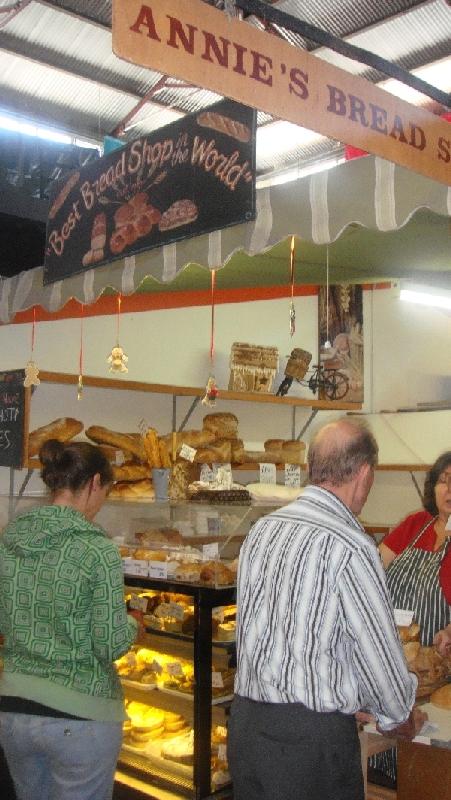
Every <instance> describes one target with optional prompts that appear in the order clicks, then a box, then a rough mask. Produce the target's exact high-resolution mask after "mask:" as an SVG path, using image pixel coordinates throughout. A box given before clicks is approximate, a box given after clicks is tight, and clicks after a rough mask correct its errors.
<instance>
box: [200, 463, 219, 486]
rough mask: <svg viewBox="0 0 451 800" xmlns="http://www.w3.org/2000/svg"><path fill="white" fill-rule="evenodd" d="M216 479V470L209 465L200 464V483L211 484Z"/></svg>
mask: <svg viewBox="0 0 451 800" xmlns="http://www.w3.org/2000/svg"><path fill="white" fill-rule="evenodd" d="M215 477H216V469H215V468H214V467H210V465H209V464H202V466H201V468H200V480H201V482H202V483H211V482H212V481H214V479H215Z"/></svg>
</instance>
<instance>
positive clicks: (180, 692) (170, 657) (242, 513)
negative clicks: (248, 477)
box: [116, 503, 268, 800]
mask: <svg viewBox="0 0 451 800" xmlns="http://www.w3.org/2000/svg"><path fill="white" fill-rule="evenodd" d="M267 511H268V508H266V507H254V506H249V505H247V506H225V505H224V506H221V507H205V506H201V505H198V504H192V503H185V504H174V503H160V504H158V503H153V504H149V505H147V506H146V505H145V504H138V503H136V504H135V503H134V504H133V505H129V506H128V513H127V522H126V529H124V530H123V533H122V535H121V536H117V537H116V539H117V540H118V545H119V547H120V549H121V551H122V552H123V554H124V555H123V564H124V572H125V586H126V601H127V605H128V608H129V609H134V610H139V611H141V612H142V614H143V622H144V625H145V629H146V632H145V634H144V636H143V637H142V638H141V639H140V641H139V642H138V643H137V644H136V645H135V646H134V647H133V648H132V649H131V650H130V651H129V653H127V654H126V655H125V656H123V657H122V658H121V659H119V660H118V662H117V669H118V672H119V675H120V677H121V681H122V684H123V688H124V694H125V698H126V710H127V714H128V717H129V719H128V720H127V721H126V723H125V724H124V739H123V747H122V750H121V754H120V758H119V768H120V770H121V772H122V773H126V774H127V773H128V774H130V775H131V776H134V777H137V778H139V779H140V780H141V781H144V782H148V783H149V785H150V786H155V785H157V786H158V785H159V786H162V787H164V788H171V789H172V790H173V791H174V792H175V793H177V794H178V795H180V794H182V795H186V796H187V797H192V798H196V800H198V799H199V800H200V799H201V798H207V797H210V796H212V795H213V796H217V797H220V796H221V795H222V794H223V793H224V792H225V791H226V790H227V787H228V786H229V785H230V776H229V773H228V765H227V719H228V712H229V708H230V703H231V700H232V697H233V683H234V674H235V658H236V655H235V626H236V605H235V600H236V597H235V591H236V590H235V577H236V563H237V557H238V554H239V550H240V546H241V543H242V541H243V539H244V536H245V535H246V534H247V532H248V530H249V527H250V525H251V524H252V523H253V522H254V521H255V520H256V519H257V518H258V517H260V516H262V515H263V514H264V513H267ZM124 524H125V523H124ZM138 556H139V557H138ZM181 567H186V569H181ZM205 568H207V569H205ZM225 570H227V571H226V572H225Z"/></svg>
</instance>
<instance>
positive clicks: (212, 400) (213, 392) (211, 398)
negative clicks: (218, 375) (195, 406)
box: [202, 375, 219, 407]
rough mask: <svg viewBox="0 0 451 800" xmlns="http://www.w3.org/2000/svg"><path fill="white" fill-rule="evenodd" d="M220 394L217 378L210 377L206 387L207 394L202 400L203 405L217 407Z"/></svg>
mask: <svg viewBox="0 0 451 800" xmlns="http://www.w3.org/2000/svg"><path fill="white" fill-rule="evenodd" d="M218 394H219V389H218V387H217V386H216V380H215V376H214V375H210V377H209V379H208V381H207V385H206V387H205V394H204V396H203V398H202V405H204V406H211V407H214V406H215V405H216V398H217V396H218Z"/></svg>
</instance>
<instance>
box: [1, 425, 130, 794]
mask: <svg viewBox="0 0 451 800" xmlns="http://www.w3.org/2000/svg"><path fill="white" fill-rule="evenodd" d="M40 460H41V464H42V470H41V477H42V479H43V481H44V483H45V484H46V486H47V487H48V489H49V490H50V492H51V501H50V503H49V504H47V505H43V506H39V507H37V508H34V509H32V510H30V511H27V512H25V513H24V514H22V515H20V516H18V517H17V518H16V519H15V520H13V521H12V522H10V523H9V524H8V525H7V526H6V528H5V530H4V532H3V535H2V536H1V537H0V630H1V631H2V633H3V634H4V637H5V644H4V670H3V672H2V673H1V675H0V744H1V746H2V747H3V750H4V752H5V755H6V759H7V762H8V766H9V770H10V773H11V775H12V778H13V781H14V785H15V790H16V794H17V798H18V800H37V798H39V800H50V799H51V800H109V798H111V796H112V791H113V781H114V771H115V766H116V761H117V756H118V753H119V749H120V746H121V740H122V723H123V720H124V719H125V714H124V703H123V697H122V691H121V686H120V682H119V679H118V676H117V674H116V670H115V666H114V663H113V662H114V660H115V659H116V658H119V657H120V656H121V655H123V654H124V653H126V652H127V650H128V649H129V648H130V646H131V645H132V643H133V642H134V640H135V638H136V634H137V622H136V620H135V619H134V618H133V617H130V616H128V615H127V612H126V606H125V603H124V584H123V575H122V564H121V558H120V556H119V552H118V550H117V548H116V546H115V545H114V543H113V542H112V541H111V540H110V539H108V537H107V536H106V534H105V532H104V531H103V530H102V528H100V527H98V526H97V525H95V524H94V523H93V519H94V517H95V515H96V514H97V512H98V511H99V510H100V508H101V506H102V504H103V502H104V500H105V498H106V496H107V494H108V490H109V488H110V486H111V483H112V480H113V477H112V471H111V467H110V464H109V462H108V461H107V459H106V458H105V456H104V455H103V453H102V452H101V451H100V449H99V448H97V447H95V446H94V445H91V444H88V443H84V442H72V443H66V444H62V443H61V442H58V441H56V440H55V439H53V440H50V441H48V442H46V443H45V444H44V445H43V447H42V448H41V451H40Z"/></svg>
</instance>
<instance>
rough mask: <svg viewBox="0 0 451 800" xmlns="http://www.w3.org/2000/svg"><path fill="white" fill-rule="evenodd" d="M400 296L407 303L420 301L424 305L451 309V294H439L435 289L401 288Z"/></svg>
mask: <svg viewBox="0 0 451 800" xmlns="http://www.w3.org/2000/svg"><path fill="white" fill-rule="evenodd" d="M399 298H400V300H404V301H405V302H407V303H418V304H419V305H422V306H430V307H433V308H449V309H451V296H450V295H449V294H445V292H444V293H443V294H441V293H440V294H439V293H438V292H434V291H433V290H430V291H423V290H421V291H419V290H413V289H401V291H400V294H399Z"/></svg>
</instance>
